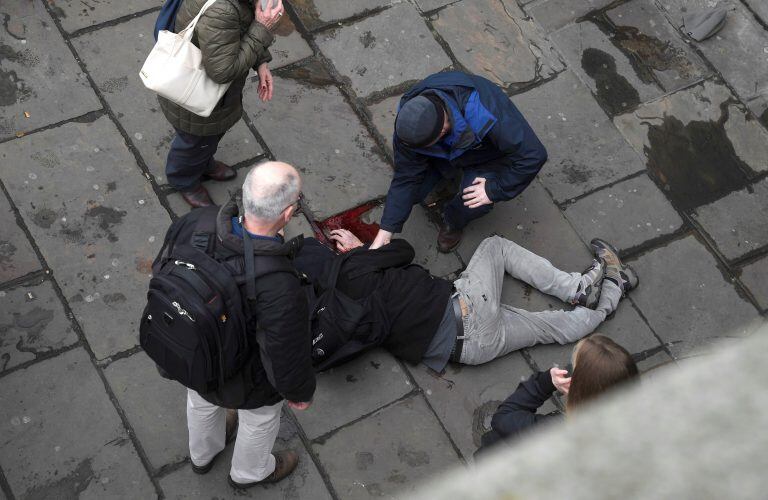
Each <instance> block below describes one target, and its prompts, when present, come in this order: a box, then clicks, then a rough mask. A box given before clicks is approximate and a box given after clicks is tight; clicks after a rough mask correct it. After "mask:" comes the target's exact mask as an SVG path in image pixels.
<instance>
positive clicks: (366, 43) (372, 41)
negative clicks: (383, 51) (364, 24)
mask: <svg viewBox="0 0 768 500" xmlns="http://www.w3.org/2000/svg"><path fill="white" fill-rule="evenodd" d="M360 43H362V44H363V47H365V48H366V49H372V48H374V47H375V46H376V37H375V36H373V33H371V32H370V31H366V32H364V33H363V34H362V35H360Z"/></svg>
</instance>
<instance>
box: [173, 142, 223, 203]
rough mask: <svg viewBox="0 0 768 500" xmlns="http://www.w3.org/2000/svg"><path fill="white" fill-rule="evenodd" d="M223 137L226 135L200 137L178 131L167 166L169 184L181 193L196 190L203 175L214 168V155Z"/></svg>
mask: <svg viewBox="0 0 768 500" xmlns="http://www.w3.org/2000/svg"><path fill="white" fill-rule="evenodd" d="M222 137H224V134H219V135H207V136H199V135H192V134H188V133H186V132H184V131H182V130H179V129H176V137H174V138H173V141H172V142H171V150H170V151H168V160H167V162H166V164H165V176H166V177H167V178H168V184H170V185H171V186H173V187H174V188H176V189H178V190H179V191H188V190H190V189H194V188H196V187H197V186H198V185H199V184H200V178H201V177H202V176H203V174H204V173H205V172H206V171H207V170H208V169H209V168H211V167H213V155H214V154H216V149H217V148H218V147H219V141H220V140H221V138H222Z"/></svg>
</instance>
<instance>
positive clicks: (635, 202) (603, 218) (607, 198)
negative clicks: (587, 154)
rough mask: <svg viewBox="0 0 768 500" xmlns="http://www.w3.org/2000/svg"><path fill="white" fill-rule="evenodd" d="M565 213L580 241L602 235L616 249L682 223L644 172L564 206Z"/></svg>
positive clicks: (652, 236) (638, 242)
mask: <svg viewBox="0 0 768 500" xmlns="http://www.w3.org/2000/svg"><path fill="white" fill-rule="evenodd" d="M565 216H566V217H567V218H568V220H570V221H571V223H573V225H574V227H575V228H576V231H577V232H578V233H579V234H580V235H581V237H582V238H583V239H584V241H590V240H592V238H595V237H599V238H603V239H605V240H607V241H609V242H611V243H612V244H613V245H615V246H616V247H617V248H618V249H620V250H628V249H630V248H633V247H636V246H638V245H640V244H641V243H643V242H646V241H649V240H653V239H654V238H658V237H660V236H665V235H668V234H672V233H674V232H675V231H677V230H678V229H680V228H681V227H682V226H683V220H682V219H681V218H680V216H679V215H678V214H677V212H675V210H674V209H673V208H672V205H670V203H669V201H667V199H666V198H665V197H664V195H663V194H662V193H661V191H659V188H657V187H656V185H655V184H654V183H653V182H652V181H651V180H650V179H649V178H648V176H646V175H641V176H640V177H634V178H632V179H628V180H626V181H622V182H619V183H618V184H615V185H613V186H611V187H608V188H605V189H601V190H600V191H597V192H595V193H592V194H590V195H587V196H585V197H584V198H581V199H579V200H578V201H576V202H575V203H573V204H570V205H568V206H567V207H566V210H565Z"/></svg>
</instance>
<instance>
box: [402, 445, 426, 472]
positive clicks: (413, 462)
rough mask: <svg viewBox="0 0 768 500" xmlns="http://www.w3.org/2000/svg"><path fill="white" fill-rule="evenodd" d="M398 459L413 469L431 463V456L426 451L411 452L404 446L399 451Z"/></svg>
mask: <svg viewBox="0 0 768 500" xmlns="http://www.w3.org/2000/svg"><path fill="white" fill-rule="evenodd" d="M397 458H399V459H400V461H401V462H403V463H405V464H408V465H409V466H411V467H420V466H422V465H427V464H428V463H429V455H428V454H427V452H426V451H416V450H410V449H408V448H406V447H405V446H402V445H401V446H400V447H399V448H398V449H397Z"/></svg>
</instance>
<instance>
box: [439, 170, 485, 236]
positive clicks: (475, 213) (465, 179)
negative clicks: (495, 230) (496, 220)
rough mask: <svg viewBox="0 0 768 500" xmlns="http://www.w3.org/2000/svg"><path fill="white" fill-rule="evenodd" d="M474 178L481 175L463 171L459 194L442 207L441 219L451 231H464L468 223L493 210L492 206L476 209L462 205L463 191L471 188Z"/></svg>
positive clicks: (471, 171)
mask: <svg viewBox="0 0 768 500" xmlns="http://www.w3.org/2000/svg"><path fill="white" fill-rule="evenodd" d="M476 177H483V175H482V174H481V173H480V172H478V171H475V170H465V171H464V173H463V175H462V177H461V185H460V187H459V192H458V193H456V196H454V197H453V198H452V199H451V201H449V202H448V203H446V204H445V206H444V207H443V219H444V220H445V222H446V224H448V225H449V226H450V227H451V229H454V230H457V229H464V227H465V226H466V225H467V224H469V222H470V221H472V220H475V219H477V218H480V217H482V216H483V215H485V214H487V213H488V212H490V211H491V210H492V209H493V204H491V205H483V206H481V207H477V208H469V207H468V206H466V205H464V198H462V196H463V195H464V189H466V188H468V187H469V186H471V185H472V183H473V182H474V181H475V178H476Z"/></svg>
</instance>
